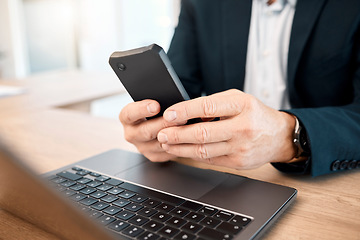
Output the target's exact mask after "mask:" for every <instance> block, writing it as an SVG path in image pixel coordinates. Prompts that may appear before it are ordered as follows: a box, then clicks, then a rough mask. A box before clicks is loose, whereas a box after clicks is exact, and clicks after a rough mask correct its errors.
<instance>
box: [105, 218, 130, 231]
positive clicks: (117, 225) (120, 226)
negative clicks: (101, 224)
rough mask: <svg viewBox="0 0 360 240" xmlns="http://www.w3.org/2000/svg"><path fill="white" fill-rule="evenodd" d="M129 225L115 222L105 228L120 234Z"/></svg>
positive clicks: (118, 221)
mask: <svg viewBox="0 0 360 240" xmlns="http://www.w3.org/2000/svg"><path fill="white" fill-rule="evenodd" d="M129 225H130V224H128V223H126V222H123V221H120V220H117V221H115V222H113V223H111V224H110V225H109V226H107V227H108V228H110V229H112V230H114V231H116V232H120V231H121V230H123V229H125V228H127V227H128V226H129Z"/></svg>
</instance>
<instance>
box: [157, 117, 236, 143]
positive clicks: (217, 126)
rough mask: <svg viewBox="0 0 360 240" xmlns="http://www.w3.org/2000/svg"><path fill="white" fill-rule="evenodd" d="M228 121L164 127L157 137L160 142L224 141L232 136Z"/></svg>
mask: <svg viewBox="0 0 360 240" xmlns="http://www.w3.org/2000/svg"><path fill="white" fill-rule="evenodd" d="M228 125H229V123H228V121H226V120H224V121H218V122H205V123H197V124H192V125H186V126H181V127H169V128H165V129H162V130H161V131H160V132H159V133H158V135H157V138H158V140H159V142H160V143H167V144H179V143H197V144H201V143H214V142H224V141H228V140H230V139H231V138H232V136H233V132H232V131H229V130H228V129H229V126H228Z"/></svg>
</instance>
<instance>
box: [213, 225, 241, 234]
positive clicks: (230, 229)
mask: <svg viewBox="0 0 360 240" xmlns="http://www.w3.org/2000/svg"><path fill="white" fill-rule="evenodd" d="M216 229H217V230H219V231H222V232H225V233H230V234H232V235H235V234H237V233H239V232H240V231H241V229H242V226H239V225H234V224H231V223H228V222H222V223H221V224H220V225H219V226H218V227H217V228H216Z"/></svg>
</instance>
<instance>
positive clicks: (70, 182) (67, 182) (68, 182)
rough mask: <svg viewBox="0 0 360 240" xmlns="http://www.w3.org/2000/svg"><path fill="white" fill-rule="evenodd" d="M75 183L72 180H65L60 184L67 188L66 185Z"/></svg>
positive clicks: (69, 185)
mask: <svg viewBox="0 0 360 240" xmlns="http://www.w3.org/2000/svg"><path fill="white" fill-rule="evenodd" d="M75 184H76V182H74V181H65V182H63V183H61V184H60V185H61V186H63V187H66V188H68V187H71V186H73V185H75Z"/></svg>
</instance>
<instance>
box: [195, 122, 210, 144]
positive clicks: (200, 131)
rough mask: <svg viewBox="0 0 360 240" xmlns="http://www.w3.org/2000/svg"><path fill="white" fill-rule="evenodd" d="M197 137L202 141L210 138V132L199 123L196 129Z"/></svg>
mask: <svg viewBox="0 0 360 240" xmlns="http://www.w3.org/2000/svg"><path fill="white" fill-rule="evenodd" d="M195 138H196V140H197V141H198V142H200V143H205V142H207V140H208V139H209V132H208V130H207V128H206V127H205V126H202V125H201V124H199V126H198V127H197V128H196V130H195Z"/></svg>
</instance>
